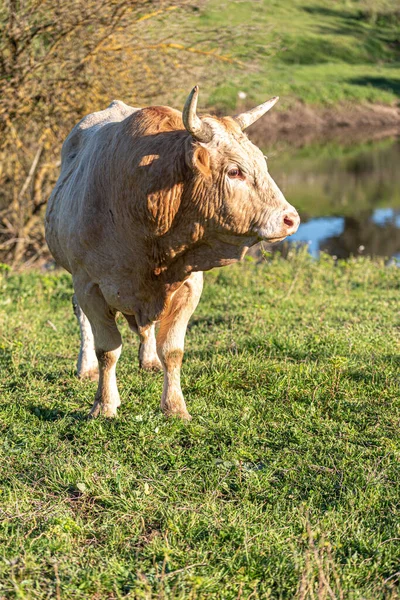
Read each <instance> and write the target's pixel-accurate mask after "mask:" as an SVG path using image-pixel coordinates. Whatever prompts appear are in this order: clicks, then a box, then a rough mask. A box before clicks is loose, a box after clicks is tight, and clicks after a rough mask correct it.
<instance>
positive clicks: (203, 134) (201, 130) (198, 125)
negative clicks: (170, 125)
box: [182, 85, 213, 143]
mask: <svg viewBox="0 0 400 600" xmlns="http://www.w3.org/2000/svg"><path fill="white" fill-rule="evenodd" d="M198 96H199V86H198V85H195V86H194V88H193V89H192V91H191V92H190V94H189V96H188V99H187V100H186V102H185V106H184V107H183V112H182V119H183V124H184V126H185V129H187V130H188V132H189V133H191V134H192V136H193V137H194V138H195V139H196V140H198V141H199V142H205V143H206V142H211V140H212V137H213V132H212V129H211V127H210V125H209V124H208V123H205V122H204V121H202V120H201V119H200V118H199V117H198V116H197V113H196V109H197V98H198Z"/></svg>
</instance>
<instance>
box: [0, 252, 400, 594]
mask: <svg viewBox="0 0 400 600" xmlns="http://www.w3.org/2000/svg"><path fill="white" fill-rule="evenodd" d="M0 288H1V296H0V310H1V313H0V326H1V332H2V334H1V338H0V361H1V362H0V364H1V374H0V377H1V379H0V393H1V398H2V402H1V405H0V431H1V437H0V463H1V465H2V468H1V473H0V494H1V495H0V523H1V527H0V548H1V556H2V561H1V562H0V597H4V598H7V599H8V598H56V597H61V598H63V599H64V598H125V597H129V598H153V597H154V598H159V597H160V598H162V597H164V598H182V599H186V598H221V599H222V598H224V599H231V598H232V599H236V598H238V597H242V598H248V597H249V596H250V594H252V598H260V599H261V598H263V599H264V598H293V597H301V596H300V591H301V590H303V591H304V590H305V594H306V595H303V597H304V598H312V597H317V596H316V594H317V591H318V586H322V589H325V591H326V589H327V588H326V587H325V588H324V586H325V583H324V580H323V577H325V580H327V581H329V582H330V584H329V585H330V587H331V588H332V590H333V592H334V593H335V594H336V596H337V597H338V598H340V597H344V598H360V599H361V598H363V599H368V600H369V599H370V600H372V599H374V600H376V599H379V598H395V597H396V596H395V591H394V586H395V584H396V582H397V577H398V576H397V575H396V573H397V572H398V559H399V552H398V542H397V541H396V540H397V539H398V538H399V537H400V531H399V523H400V519H399V512H398V500H399V450H400V448H399V437H398V428H399V363H398V354H399V337H398V331H396V325H398V297H399V290H400V280H399V272H398V268H397V267H385V266H384V264H383V262H379V263H378V262H375V263H374V262H371V261H370V260H368V259H359V260H357V261H350V262H348V263H345V262H343V263H337V264H335V263H334V262H333V261H332V259H331V258H329V257H324V256H323V257H322V260H321V262H313V261H312V260H311V259H310V258H309V257H307V256H306V255H304V254H302V253H301V254H299V255H293V256H292V258H291V261H284V260H282V259H279V258H274V259H273V260H272V262H265V263H264V264H262V265H259V266H256V265H255V264H254V263H252V262H245V264H242V265H238V266H236V267H233V268H225V269H222V270H215V271H213V272H211V273H209V274H207V276H206V285H205V291H204V295H203V298H202V301H201V303H200V305H199V307H198V310H197V311H196V313H195V315H194V317H193V318H192V321H191V324H190V328H189V332H188V335H187V346H186V354H185V361H184V367H183V389H184V393H185V396H186V399H187V403H188V406H189V409H190V412H191V414H192V415H193V421H192V422H190V423H182V422H180V421H177V420H166V419H165V418H164V417H163V416H162V415H161V413H160V411H159V399H160V394H161V389H162V376H161V375H152V374H148V373H141V372H139V371H138V368H137V340H136V339H135V338H134V337H133V335H132V334H131V333H130V332H129V330H128V328H127V327H126V326H125V324H124V323H123V321H122V320H121V322H120V323H121V328H122V331H123V338H124V350H123V355H122V358H121V361H120V364H119V368H118V378H119V385H120V391H121V396H122V406H121V408H120V412H119V416H118V417H117V419H116V420H114V421H107V420H104V419H100V420H97V421H92V422H89V421H87V420H86V418H85V417H86V414H87V413H88V410H89V408H90V405H91V402H92V400H93V394H94V384H92V383H89V382H86V383H81V382H79V381H77V380H76V378H75V376H74V363H75V360H76V355H77V348H78V332H77V324H76V323H75V319H74V316H73V314H72V309H71V304H70V296H71V292H72V290H71V283H70V278H69V276H68V275H66V274H46V275H39V274H34V273H29V274H24V275H10V276H8V277H3V279H2V280H1V281H0ZM321 573H322V574H321ZM321 581H322V583H321ZM310 590H311V591H312V590H313V594H314V596H312V595H311V591H310ZM302 593H303V592H302ZM57 594H58V596H57ZM340 594H342V596H341V595H340ZM322 597H325V596H322ZM327 597H328V596H327Z"/></svg>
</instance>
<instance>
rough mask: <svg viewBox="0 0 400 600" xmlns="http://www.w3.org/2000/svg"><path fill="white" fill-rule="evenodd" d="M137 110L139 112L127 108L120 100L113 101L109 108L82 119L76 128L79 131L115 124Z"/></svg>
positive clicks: (130, 107)
mask: <svg viewBox="0 0 400 600" xmlns="http://www.w3.org/2000/svg"><path fill="white" fill-rule="evenodd" d="M138 110H140V108H135V107H133V106H128V105H127V104H125V102H122V100H113V101H112V102H111V104H110V106H108V107H107V108H105V109H104V110H99V111H98V112H95V113H92V114H90V115H87V116H86V117H83V119H82V120H81V121H80V122H79V123H78V125H77V126H76V127H77V128H78V129H80V130H84V129H90V128H92V127H95V128H97V127H98V126H102V125H105V124H106V123H116V122H119V121H123V120H124V119H126V117H129V116H130V115H131V114H133V113H134V112H136V111H138ZM96 126H97V127H96Z"/></svg>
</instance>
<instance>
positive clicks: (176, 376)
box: [157, 273, 203, 419]
mask: <svg viewBox="0 0 400 600" xmlns="http://www.w3.org/2000/svg"><path fill="white" fill-rule="evenodd" d="M202 289H203V274H202V273H193V274H192V275H191V276H190V278H189V279H188V280H187V281H185V283H184V284H183V285H182V287H180V288H179V289H178V290H177V292H175V294H174V296H173V297H172V300H171V303H170V305H169V307H168V310H167V312H166V314H165V315H164V316H163V318H162V319H161V321H160V330H159V332H158V335H157V352H158V355H159V357H160V359H161V362H162V365H163V368H164V388H163V393H162V398H161V409H162V410H163V412H164V413H165V414H166V415H167V416H172V415H176V416H179V417H182V418H184V419H190V418H191V416H190V415H189V413H188V411H187V408H186V404H185V400H184V399H183V394H182V390H181V381H180V376H181V375H180V373H181V365H182V358H183V349H184V343H185V334H186V327H187V324H188V321H189V319H190V317H191V315H192V314H193V311H194V310H195V308H196V306H197V304H198V303H199V300H200V296H201V292H202Z"/></svg>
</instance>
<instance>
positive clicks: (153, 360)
mask: <svg viewBox="0 0 400 600" xmlns="http://www.w3.org/2000/svg"><path fill="white" fill-rule="evenodd" d="M139 335H140V346H139V366H140V368H141V369H144V370H145V371H161V369H162V364H161V361H160V359H159V358H158V354H157V345H156V334H155V323H152V324H151V325H150V326H149V327H146V328H141V330H140V332H139Z"/></svg>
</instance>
